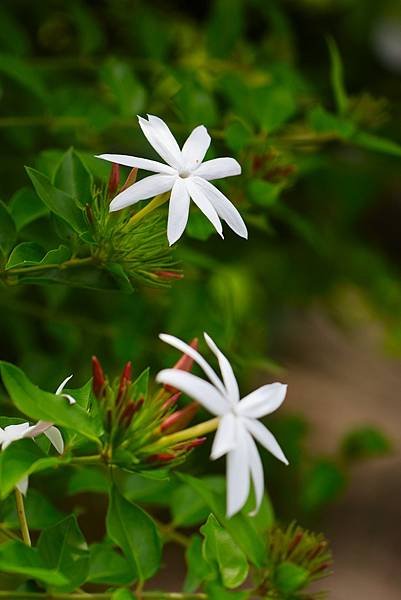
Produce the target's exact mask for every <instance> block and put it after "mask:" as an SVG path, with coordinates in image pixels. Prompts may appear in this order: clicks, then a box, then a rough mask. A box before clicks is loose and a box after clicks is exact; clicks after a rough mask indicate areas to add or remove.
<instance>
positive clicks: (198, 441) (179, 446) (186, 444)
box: [173, 437, 207, 452]
mask: <svg viewBox="0 0 401 600" xmlns="http://www.w3.org/2000/svg"><path fill="white" fill-rule="evenodd" d="M206 440H207V438H206V437H201V438H195V439H194V440H191V441H190V442H184V443H183V444H177V446H174V448H173V449H174V450H178V451H180V450H181V451H182V450H184V451H185V452H187V451H188V450H192V448H197V447H198V446H202V444H204V443H205V442H206Z"/></svg>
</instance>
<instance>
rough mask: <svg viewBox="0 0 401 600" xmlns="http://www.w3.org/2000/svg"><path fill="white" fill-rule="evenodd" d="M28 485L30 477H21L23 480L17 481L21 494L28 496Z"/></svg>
mask: <svg viewBox="0 0 401 600" xmlns="http://www.w3.org/2000/svg"><path fill="white" fill-rule="evenodd" d="M28 485H29V478H28V477H24V478H23V479H21V481H19V482H18V483H17V489H18V490H19V491H20V492H21V494H22V495H23V496H26V493H27V491H28Z"/></svg>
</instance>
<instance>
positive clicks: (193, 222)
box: [186, 210, 216, 242]
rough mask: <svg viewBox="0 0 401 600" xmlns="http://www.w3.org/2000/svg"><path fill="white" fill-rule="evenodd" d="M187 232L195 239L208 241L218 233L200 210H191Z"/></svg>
mask: <svg viewBox="0 0 401 600" xmlns="http://www.w3.org/2000/svg"><path fill="white" fill-rule="evenodd" d="M186 232H187V234H188V235H189V236H190V237H192V238H194V239H195V240H201V241H203V242H204V241H206V240H207V239H209V238H210V236H211V235H213V234H214V233H216V230H215V228H214V227H213V225H212V224H211V223H210V221H209V220H208V219H206V217H205V215H204V214H203V213H201V212H200V211H199V210H191V211H190V213H189V220H188V224H187V228H186Z"/></svg>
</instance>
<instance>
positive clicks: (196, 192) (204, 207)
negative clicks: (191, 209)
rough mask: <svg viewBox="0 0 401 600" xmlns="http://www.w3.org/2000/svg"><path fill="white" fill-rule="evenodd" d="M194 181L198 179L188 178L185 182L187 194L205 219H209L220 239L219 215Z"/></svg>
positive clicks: (221, 229)
mask: <svg viewBox="0 0 401 600" xmlns="http://www.w3.org/2000/svg"><path fill="white" fill-rule="evenodd" d="M196 179H198V178H195V177H188V178H187V179H186V180H185V183H186V186H187V189H188V192H189V194H190V196H191V198H192V200H193V201H194V202H195V204H196V206H197V207H198V208H199V209H200V210H201V211H202V212H203V214H204V215H205V217H206V218H207V219H209V221H210V222H211V224H212V225H213V227H214V228H215V230H216V231H217V233H218V234H219V235H221V237H222V238H224V236H223V227H222V225H221V221H220V219H219V215H218V214H217V212H216V210H215V208H214V207H213V205H212V204H211V202H210V200H209V199H208V198H207V197H206V194H205V193H204V191H203V190H202V188H201V187H200V186H199V184H198V182H197V181H196Z"/></svg>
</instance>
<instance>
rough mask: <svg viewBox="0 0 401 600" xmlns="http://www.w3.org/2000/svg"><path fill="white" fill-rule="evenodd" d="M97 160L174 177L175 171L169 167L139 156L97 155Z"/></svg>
mask: <svg viewBox="0 0 401 600" xmlns="http://www.w3.org/2000/svg"><path fill="white" fill-rule="evenodd" d="M96 158H101V159H102V160H108V161H109V162H112V163H115V164H118V165H124V166H125V167H132V168H136V169H144V170H145V171H153V172H154V173H164V174H165V175H174V173H175V172H176V171H175V169H173V168H172V167H170V166H169V165H164V164H163V163H161V162H158V161H157V160H148V159H147V158H139V157H137V156H129V155H127V154H97V155H96Z"/></svg>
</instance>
